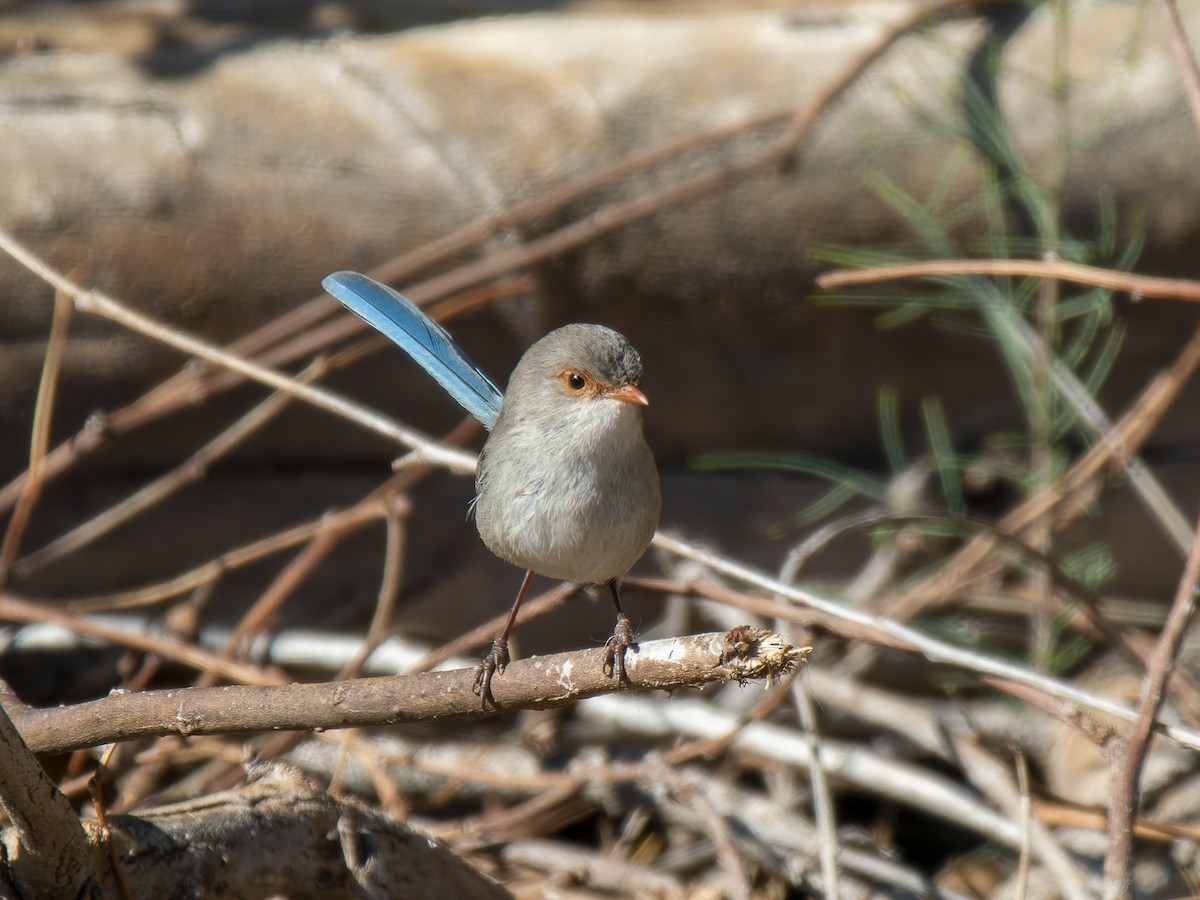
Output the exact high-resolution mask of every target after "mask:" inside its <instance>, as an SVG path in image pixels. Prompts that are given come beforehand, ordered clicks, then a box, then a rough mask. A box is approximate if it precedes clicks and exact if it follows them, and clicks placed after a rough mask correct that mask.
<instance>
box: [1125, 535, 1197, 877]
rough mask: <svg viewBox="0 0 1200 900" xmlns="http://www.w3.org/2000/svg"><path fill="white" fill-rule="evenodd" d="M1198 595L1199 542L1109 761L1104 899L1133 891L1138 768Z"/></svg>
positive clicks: (1142, 759) (1140, 769)
mask: <svg viewBox="0 0 1200 900" xmlns="http://www.w3.org/2000/svg"><path fill="white" fill-rule="evenodd" d="M1198 592H1200V537H1198V538H1197V540H1196V541H1195V543H1193V544H1192V552H1191V553H1190V554H1189V555H1188V560H1187V564H1186V565H1185V566H1184V569H1183V577H1182V578H1181V579H1180V581H1179V589H1178V590H1177V591H1176V592H1175V600H1174V601H1173V602H1172V604H1171V611H1170V613H1168V615H1167V621H1166V624H1165V625H1164V626H1163V630H1162V634H1161V635H1160V636H1159V639H1158V645H1157V646H1156V647H1155V648H1154V653H1153V654H1152V655H1151V657H1150V660H1149V662H1148V663H1147V665H1146V675H1145V680H1144V681H1143V682H1142V693H1141V697H1140V698H1139V700H1138V715H1137V721H1136V722H1134V725H1133V730H1132V731H1131V732H1130V734H1129V736H1128V738H1127V739H1126V742H1125V749H1124V752H1122V753H1119V754H1117V755H1116V756H1115V757H1114V758H1113V773H1112V786H1111V788H1110V797H1109V805H1108V809H1109V820H1108V853H1107V855H1106V856H1105V858H1104V884H1105V893H1104V896H1105V897H1106V898H1107V900H1122V898H1125V897H1128V896H1130V893H1131V891H1132V889H1133V870H1132V868H1131V866H1132V856H1133V827H1134V822H1135V820H1136V817H1137V808H1138V800H1139V797H1140V795H1141V792H1140V790H1139V781H1140V778H1141V773H1142V765H1143V763H1144V762H1145V760H1146V753H1147V751H1148V750H1149V746H1150V734H1151V731H1152V729H1153V727H1154V720H1155V718H1156V717H1157V715H1158V709H1159V707H1160V706H1161V705H1162V701H1163V694H1164V692H1165V689H1166V683H1167V679H1168V678H1169V677H1170V675H1171V667H1172V666H1174V664H1175V656H1176V654H1177V653H1178V652H1179V645H1180V642H1181V641H1182V640H1183V635H1184V632H1185V631H1186V630H1187V626H1188V623H1189V622H1190V621H1191V618H1192V612H1193V611H1194V610H1195V608H1196V594H1197V593H1198Z"/></svg>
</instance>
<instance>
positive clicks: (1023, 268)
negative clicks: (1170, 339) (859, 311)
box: [817, 259, 1200, 300]
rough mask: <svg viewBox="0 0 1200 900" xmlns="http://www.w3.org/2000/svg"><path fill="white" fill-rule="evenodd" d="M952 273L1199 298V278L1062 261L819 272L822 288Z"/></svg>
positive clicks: (932, 263) (942, 262)
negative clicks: (1046, 279) (1160, 275)
mask: <svg viewBox="0 0 1200 900" xmlns="http://www.w3.org/2000/svg"><path fill="white" fill-rule="evenodd" d="M947 275H999V276H1006V277H1007V276H1026V277H1030V278H1053V279H1055V280H1057V281H1070V282H1073V283H1075V284H1086V285H1090V286H1092V287H1100V288H1108V289H1109V290H1113V291H1124V292H1126V293H1128V294H1129V295H1130V296H1131V297H1132V298H1133V299H1134V300H1140V299H1142V298H1143V297H1146V298H1150V299H1155V300H1200V281H1187V280H1184V279H1179V278H1154V277H1152V276H1149V275H1132V274H1130V273H1128V272H1117V271H1114V270H1112V269H1102V268H1099V267H1098V266H1085V265H1083V264H1082V263H1073V262H1067V261H1066V260H1063V259H1050V260H1039V259H938V260H925V261H922V262H911V263H899V264H897V265H894V266H876V267H874V268H870V269H855V270H853V271H839V272H826V273H825V274H824V275H821V276H818V278H817V287H819V288H821V289H822V290H826V291H828V290H834V289H837V288H843V287H855V286H859V285H864V284H875V283H877V282H880V281H896V280H898V279H904V278H938V277H944V276H947Z"/></svg>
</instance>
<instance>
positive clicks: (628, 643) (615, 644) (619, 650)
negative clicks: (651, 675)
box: [604, 614, 637, 684]
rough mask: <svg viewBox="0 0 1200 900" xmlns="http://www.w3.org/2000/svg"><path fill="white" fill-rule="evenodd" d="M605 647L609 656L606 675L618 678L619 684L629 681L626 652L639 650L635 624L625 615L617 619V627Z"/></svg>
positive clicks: (606, 657) (606, 663) (605, 660)
mask: <svg viewBox="0 0 1200 900" xmlns="http://www.w3.org/2000/svg"><path fill="white" fill-rule="evenodd" d="M605 646H606V647H608V654H607V655H606V656H605V657H604V674H605V675H608V676H609V677H610V678H616V679H617V683H618V684H619V683H620V682H622V681H625V682H627V681H629V676H628V675H626V674H625V651H626V650H628V649H629V648H630V647H632V648H633V649H635V650H636V649H637V635H635V634H634V633H633V623H632V622H630V621H629V618H628V617H627V616H625V615H624V614H622V615H620V616H618V617H617V625H616V627H615V628H613V633H612V637H610V638H609V639H608V643H607V644H606V645H605Z"/></svg>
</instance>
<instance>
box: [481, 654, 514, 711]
mask: <svg viewBox="0 0 1200 900" xmlns="http://www.w3.org/2000/svg"><path fill="white" fill-rule="evenodd" d="M508 659H509V657H508V641H506V640H503V639H502V638H496V639H495V640H494V641H492V649H491V650H489V651H488V652H487V655H486V656H485V657H484V658H483V662H481V663H480V664H479V665H478V666H477V667H476V669H475V687H474V688H473V690H474V691H475V696H477V697H479V698H480V700H481V701H483V708H484V709H489V708H490V709H495V708H496V698H495V697H493V696H492V676H493V675H496V674H500V673H502V672H503V671H504V670H505V668H506V667H507V666H508Z"/></svg>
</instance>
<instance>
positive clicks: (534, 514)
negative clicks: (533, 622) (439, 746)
mask: <svg viewBox="0 0 1200 900" xmlns="http://www.w3.org/2000/svg"><path fill="white" fill-rule="evenodd" d="M322 285H323V286H324V288H325V290H327V291H328V292H329V293H330V294H332V295H333V296H334V297H336V298H337V299H338V300H340V301H341V302H342V303H343V304H344V305H345V306H346V307H347V308H348V309H349V310H350V311H351V312H353V313H355V314H356V315H358V316H359V317H361V318H362V319H363V320H365V321H366V322H367V323H368V324H369V325H371V326H372V327H374V328H376V329H377V330H379V331H380V332H382V333H383V334H384V335H386V336H387V337H388V338H389V339H391V340H392V341H394V342H395V343H396V344H398V345H400V347H401V348H403V349H404V350H405V351H406V352H407V353H408V354H409V355H410V356H412V357H413V359H415V360H416V361H417V362H418V363H420V364H421V365H422V366H423V367H424V369H425V371H427V372H428V373H429V374H430V375H432V376H433V378H434V380H435V381H437V382H438V384H440V385H441V386H442V387H443V388H445V389H446V391H447V392H448V393H449V394H450V396H452V397H453V398H454V399H455V400H457V401H458V402H459V404H461V405H462V407H463V408H464V409H465V410H466V411H467V412H469V413H470V414H471V415H473V416H474V417H475V418H477V419H478V420H479V421H480V422H482V423H483V426H484V427H485V428H487V429H488V431H490V432H491V434H490V435H489V436H488V439H487V441H486V442H485V443H484V445H483V451H482V452H481V453H480V454H479V464H478V467H477V469H476V478H475V491H476V497H475V500H474V502H473V506H474V510H475V523H476V526H477V527H478V529H479V536H480V537H481V538H483V542H484V544H486V545H487V547H488V549H489V550H491V551H492V552H493V553H495V554H496V555H497V556H499V557H500V558H501V559H503V560H506V561H508V562H510V563H512V564H513V565H515V566H519V567H520V568H523V569H525V570H526V573H525V579H524V581H523V582H522V583H521V589H520V591H519V592H518V594H517V599H516V602H514V603H513V607H512V611H511V612H509V614H508V620H507V621H506V623H505V625H504V628H503V629H502V630H501V632H500V634H499V635H498V636H497V638H496V640H495V641H494V642H493V643H492V647H491V650H489V651H488V653H487V655H486V656H485V657H484V659H483V662H482V663H481V664H480V666H479V668H478V669H477V670H476V677H475V692H476V693H477V694H478V695H479V696H480V698H481V699H482V701H483V704H484V706H489V705H491V706H495V698H494V697H493V696H492V676H493V675H495V674H496V673H499V672H503V671H504V668H505V666H506V665H507V664H508V661H509V653H508V637H509V634H510V633H511V632H512V629H513V624H514V623H515V622H516V618H517V610H518V609H519V608H520V606H521V601H522V600H524V599H525V593H526V591H528V589H529V582H530V580H531V579H532V577H533V575H534V573H537V574H540V575H546V576H549V577H550V578H560V579H563V580H566V581H573V582H576V583H579V584H599V585H607V586H608V588H609V590H610V591H611V592H612V599H613V604H614V605H615V606H616V610H617V624H616V627H615V628H614V629H613V634H612V637H611V638H609V641H608V655H607V657H606V662H605V666H604V668H605V671H606V672H607V673H609V674H610V675H612V676H613V677H615V678H617V679H622V678H625V677H626V676H625V651H626V650H627V649H628V648H629V647H632V646H636V644H635V640H634V632H633V625H632V624H631V623H630V621H629V618H628V617H627V616H626V615H625V613H624V611H623V610H622V609H621V597H620V594H619V592H618V586H617V580H618V579H619V578H620V577H621V576H622V575H624V574H625V573H626V572H627V571H628V570H629V568H630V567H631V566H632V565H633V564H634V563H635V562H637V560H638V558H639V557H640V556H641V555H642V554H643V553H644V552H645V550H646V547H648V546H649V544H650V539H651V538H652V537H653V535H654V529H655V528H656V527H657V526H658V513H659V506H660V499H659V488H658V471H657V469H656V468H655V465H654V457H653V456H652V455H651V453H650V448H649V447H648V446H647V445H646V440H645V438H644V437H643V435H642V419H641V414H640V412H641V411H640V409H639V407H642V406H647V405H649V401H648V400H647V399H646V395H645V394H644V393H642V390H641V388H640V387H639V386H638V383H639V382H640V380H641V377H642V361H641V358H640V357H639V356H638V354H637V351H636V350H634V349H633V347H632V346H631V345H630V343H629V341H627V340H626V339H625V338H624V337H622V336H621V335H620V334H618V333H617V332H615V331H613V330H612V329H611V328H605V327H604V326H603V325H566V326H564V327H562V328H559V329H556V330H555V331H552V332H550V333H549V334H547V335H546V336H545V337H543V338H542V339H541V340H539V341H538V342H537V343H535V344H534V345H533V346H532V347H530V348H529V349H528V350H527V351H525V354H524V355H523V356H522V357H521V359H520V361H519V362H518V363H517V367H516V368H515V369H514V370H513V373H512V376H511V377H510V379H509V383H508V390H507V392H505V393H501V392H500V390H499V389H497V388H496V386H495V385H494V384H492V382H491V381H489V380H488V378H487V376H486V375H484V374H483V373H482V372H480V371H479V369H478V368H476V367H475V365H474V364H473V363H471V361H470V360H469V359H467V357H466V355H465V354H464V353H463V352H462V350H460V349H459V348H458V346H457V345H456V344H455V343H454V341H453V340H452V339H451V338H450V335H449V334H447V333H446V331H445V330H444V329H443V328H442V327H441V326H439V325H438V324H437V323H435V322H434V321H433V320H432V319H430V318H429V317H428V316H426V315H425V314H424V313H423V312H421V311H420V310H419V309H417V307H416V306H414V305H413V304H412V303H411V302H410V301H409V300H408V299H407V298H405V297H404V296H403V295H402V294H400V293H397V292H396V291H394V290H392V289H391V288H390V287H387V286H386V285H383V284H380V283H379V282H377V281H373V280H372V279H370V278H367V277H366V276H365V275H360V274H358V273H357V272H336V273H334V274H333V275H330V276H329V277H327V278H326V279H325V280H324V281H323V282H322Z"/></svg>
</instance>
